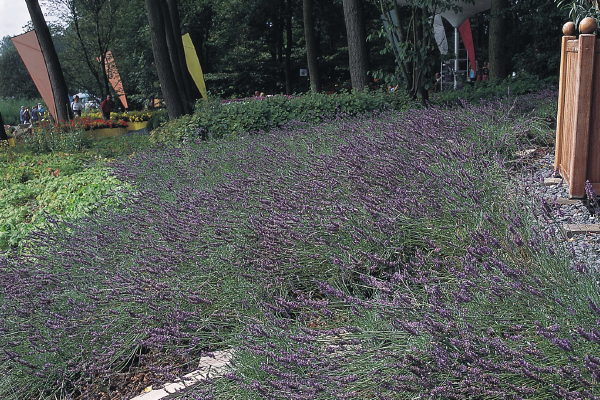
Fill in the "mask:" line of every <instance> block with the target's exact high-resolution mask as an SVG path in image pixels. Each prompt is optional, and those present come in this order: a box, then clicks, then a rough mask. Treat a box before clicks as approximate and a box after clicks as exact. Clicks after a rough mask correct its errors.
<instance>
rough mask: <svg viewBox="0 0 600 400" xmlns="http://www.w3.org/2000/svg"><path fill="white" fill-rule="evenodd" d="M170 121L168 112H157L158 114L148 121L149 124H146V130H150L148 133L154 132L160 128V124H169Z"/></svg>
mask: <svg viewBox="0 0 600 400" xmlns="http://www.w3.org/2000/svg"><path fill="white" fill-rule="evenodd" d="M168 120H169V114H168V113H167V111H166V110H163V111H161V112H157V113H156V114H153V115H152V117H151V118H150V119H149V120H148V123H147V124H146V129H148V131H153V130H154V129H156V128H158V127H159V126H160V124H162V123H164V122H167V121H168Z"/></svg>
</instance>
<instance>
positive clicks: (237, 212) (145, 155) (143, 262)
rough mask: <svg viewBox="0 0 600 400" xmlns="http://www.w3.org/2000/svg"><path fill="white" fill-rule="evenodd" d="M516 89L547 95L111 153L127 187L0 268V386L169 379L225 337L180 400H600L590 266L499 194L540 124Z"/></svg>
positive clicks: (11, 391)
mask: <svg viewBox="0 0 600 400" xmlns="http://www.w3.org/2000/svg"><path fill="white" fill-rule="evenodd" d="M521 101H522V102H524V103H527V104H531V103H533V102H534V101H538V102H540V103H541V102H542V100H541V99H540V98H536V97H535V96H534V95H532V96H530V97H528V98H525V99H521V100H520V101H518V102H513V101H511V102H510V103H509V104H508V105H506V104H504V103H502V102H496V103H494V104H482V105H481V106H479V107H474V106H468V107H463V108H451V109H446V108H434V107H432V108H430V109H427V110H413V111H411V112H405V113H395V112H385V113H375V114H373V115H363V116H355V117H353V118H337V119H336V118H334V119H332V120H331V121H329V122H327V123H325V124H318V125H311V124H306V123H296V124H294V125H288V126H287V127H285V128H283V129H280V130H278V131H273V132H271V133H268V134H263V135H258V136H252V137H247V136H243V137H240V138H239V139H238V140H233V141H228V142H225V141H217V140H215V141H209V142H197V143H193V142H192V143H189V144H188V145H186V146H179V147H165V146H163V147H161V148H155V149H151V150H147V151H145V152H141V153H139V154H137V155H136V157H134V158H131V159H129V160H127V161H123V162H120V163H117V164H116V165H114V171H115V175H116V176H117V177H118V178H119V179H120V180H121V181H124V182H127V183H128V184H129V185H131V187H133V188H135V189H133V190H131V191H130V192H129V193H128V195H127V196H123V199H124V200H123V202H122V203H121V204H120V205H118V206H113V207H108V206H107V207H105V208H104V209H102V210H100V211H98V212H97V213H96V214H95V215H94V216H93V217H90V218H88V219H82V220H79V221H76V222H69V223H66V222H60V221H53V220H50V223H51V225H52V226H53V228H52V226H50V227H49V228H48V229H47V230H45V231H43V232H37V233H35V234H32V235H31V236H30V238H29V239H28V240H27V242H26V247H25V250H24V251H23V253H21V254H5V255H4V257H3V258H2V259H1V260H0V261H1V263H0V268H1V273H0V276H1V277H2V278H1V279H2V281H1V282H2V283H1V286H2V291H0V309H1V310H2V311H1V312H2V315H3V316H4V318H3V319H2V321H1V322H0V329H1V330H2V335H1V336H0V342H1V344H2V348H3V349H4V354H3V356H2V358H1V361H0V370H1V371H2V372H1V373H0V397H3V398H15V399H17V398H26V397H42V398H43V397H47V398H49V397H52V396H55V395H57V396H58V395H62V396H64V397H69V396H71V397H76V398H95V397H97V396H99V393H100V392H103V393H105V394H106V395H108V396H112V397H115V396H117V395H125V394H124V392H123V391H122V389H119V387H118V385H116V384H115V383H114V382H118V378H119V376H122V374H127V373H133V372H135V371H140V370H142V369H143V370H144V371H150V373H151V374H152V379H153V380H154V382H153V383H154V384H160V383H161V382H165V381H167V380H172V379H174V378H176V377H177V376H179V375H181V374H183V373H185V372H187V371H189V370H191V369H194V368H195V367H196V365H197V360H198V358H199V357H200V356H202V355H204V354H207V353H210V351H213V350H216V349H220V348H228V347H234V348H236V352H235V358H234V370H233V371H232V372H230V373H228V374H226V375H225V376H223V377H221V378H215V379H214V380H213V381H210V382H205V383H204V384H202V385H200V386H198V387H194V388H192V389H190V390H189V391H187V392H185V393H182V394H181V396H185V397H188V398H213V397H214V398H231V397H232V394H235V396H236V397H238V398H272V399H276V398H281V399H289V398H307V399H320V398H323V399H324V398H336V397H344V398H369V397H379V398H405V397H414V396H415V395H421V396H429V397H448V398H461V397H462V398H472V397H475V396H478V397H496V398H500V397H502V398H511V397H514V398H517V397H522V398H523V397H544V398H547V397H552V396H554V397H560V396H562V397H565V398H577V396H579V397H585V396H588V397H590V396H598V395H600V394H599V393H598V390H597V388H596V386H595V382H596V381H597V379H598V364H599V363H598V361H599V360H598V358H597V357H598V355H597V354H598V347H597V345H598V335H599V333H598V330H599V328H598V326H597V322H596V319H597V317H598V312H599V311H598V307H597V305H598V304H599V299H598V293H597V288H596V286H595V280H596V276H595V275H594V274H595V273H594V272H593V270H592V269H591V268H587V269H585V268H584V269H582V270H581V271H577V270H574V269H571V268H570V263H569V259H568V255H565V254H564V253H563V252H561V251H560V244H559V243H555V242H554V240H553V239H552V238H551V237H545V236H544V235H545V234H546V235H547V233H545V232H541V231H540V230H539V229H538V228H537V226H536V219H542V218H545V214H544V212H545V210H544V209H540V210H538V209H535V208H534V204H535V203H528V204H529V205H528V207H529V208H525V209H520V208H519V207H517V204H518V203H517V199H518V196H519V193H515V192H512V191H510V190H508V189H507V180H508V179H509V178H510V176H509V175H507V174H506V171H505V162H506V161H508V160H509V157H510V156H511V155H512V154H513V148H518V146H519V145H518V143H517V144H513V142H518V141H521V140H523V139H524V138H525V137H526V135H523V134H522V133H523V132H524V131H526V130H527V127H528V126H530V125H531V124H535V123H536V118H537V117H536V116H535V115H531V114H527V113H524V112H522V111H520V106H519V104H520V102H521ZM508 110H510V113H511V115H512V118H510V117H506V113H507V112H508ZM514 121H517V122H514ZM511 124H513V125H511ZM514 124H518V126H515V125H514ZM511 126H512V128H513V129H510V128H511ZM481 127H484V129H480V128H481ZM499 139H502V140H499ZM500 195H503V198H506V199H508V200H506V201H501V200H500V199H501V197H500ZM511 199H513V200H511ZM548 245H552V246H553V249H554V250H553V252H552V253H551V252H550V251H549V250H548ZM573 288H577V289H576V290H574V289H573ZM211 396H212V397H211Z"/></svg>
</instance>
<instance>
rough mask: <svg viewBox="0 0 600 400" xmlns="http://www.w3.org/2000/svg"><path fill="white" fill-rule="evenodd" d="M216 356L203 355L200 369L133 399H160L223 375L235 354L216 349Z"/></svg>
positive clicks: (231, 351) (230, 351)
mask: <svg viewBox="0 0 600 400" xmlns="http://www.w3.org/2000/svg"><path fill="white" fill-rule="evenodd" d="M213 355H214V357H209V356H206V357H202V358H200V362H199V369H197V370H196V371H194V372H190V373H189V374H187V375H184V376H183V379H179V380H177V381H175V382H173V383H167V384H166V385H165V386H164V387H163V388H162V389H157V390H150V391H149V392H147V393H144V394H141V395H139V396H136V397H134V398H133V399H131V400H159V399H163V398H165V397H167V396H170V395H172V394H174V393H177V392H179V391H181V390H183V389H185V388H187V387H190V386H193V385H195V384H196V383H198V382H200V381H202V380H203V379H206V378H214V377H216V376H220V375H222V374H223V373H224V372H225V371H226V370H228V369H230V368H231V367H230V361H231V357H232V356H233V350H231V349H230V350H223V351H215V352H214V353H213Z"/></svg>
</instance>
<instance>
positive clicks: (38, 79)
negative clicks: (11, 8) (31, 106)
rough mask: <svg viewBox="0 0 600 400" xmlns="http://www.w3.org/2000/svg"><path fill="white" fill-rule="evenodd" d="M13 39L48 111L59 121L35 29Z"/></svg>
mask: <svg viewBox="0 0 600 400" xmlns="http://www.w3.org/2000/svg"><path fill="white" fill-rule="evenodd" d="M11 40H12V42H13V44H14V45H15V47H16V48H17V51H18V52H19V55H20V56H21V58H22V59H23V63H25V67H26V68H27V71H29V75H31V79H33V82H34V83H35V87H37V90H38V91H39V92H40V95H41V96H42V99H44V101H45V102H46V105H47V106H48V112H49V113H50V114H52V116H53V117H54V120H55V121H57V118H56V105H55V104H54V95H53V93H52V85H50V78H49V77H48V69H47V68H46V61H44V55H43V54H42V50H41V49H40V44H39V43H38V40H37V36H36V35H35V31H29V32H27V33H24V34H22V35H19V36H15V37H14V38H12V39H11Z"/></svg>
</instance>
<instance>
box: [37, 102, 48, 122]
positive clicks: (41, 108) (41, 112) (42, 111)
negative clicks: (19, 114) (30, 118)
mask: <svg viewBox="0 0 600 400" xmlns="http://www.w3.org/2000/svg"><path fill="white" fill-rule="evenodd" d="M45 113H46V112H45V111H44V106H42V103H38V115H39V118H40V120H41V119H42V118H44V115H45Z"/></svg>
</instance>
